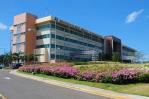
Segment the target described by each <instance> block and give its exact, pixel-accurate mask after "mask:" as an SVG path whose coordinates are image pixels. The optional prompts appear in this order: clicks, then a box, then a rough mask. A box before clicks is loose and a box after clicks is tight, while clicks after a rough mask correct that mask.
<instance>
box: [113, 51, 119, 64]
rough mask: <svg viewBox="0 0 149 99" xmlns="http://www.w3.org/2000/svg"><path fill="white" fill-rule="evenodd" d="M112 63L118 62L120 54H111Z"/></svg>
mask: <svg viewBox="0 0 149 99" xmlns="http://www.w3.org/2000/svg"><path fill="white" fill-rule="evenodd" d="M112 61H114V62H118V61H120V54H119V53H118V52H113V53H112Z"/></svg>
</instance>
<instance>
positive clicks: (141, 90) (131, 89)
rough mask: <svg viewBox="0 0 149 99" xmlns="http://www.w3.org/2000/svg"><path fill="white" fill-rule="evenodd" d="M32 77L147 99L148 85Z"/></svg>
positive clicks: (44, 76)
mask: <svg viewBox="0 0 149 99" xmlns="http://www.w3.org/2000/svg"><path fill="white" fill-rule="evenodd" d="M17 72H18V73H23V74H27V75H33V74H32V73H26V72H21V71H17ZM33 76H38V77H42V78H47V79H52V80H58V81H63V82H70V83H74V84H82V85H88V86H92V87H97V88H103V89H107V90H112V91H117V92H121V93H128V94H136V95H142V96H148V97H149V83H137V84H128V85H116V84H109V83H95V82H87V81H78V80H74V79H64V78H58V77H54V76H48V75H44V74H35V75H33Z"/></svg>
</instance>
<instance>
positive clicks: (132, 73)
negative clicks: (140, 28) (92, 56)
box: [19, 65, 149, 84]
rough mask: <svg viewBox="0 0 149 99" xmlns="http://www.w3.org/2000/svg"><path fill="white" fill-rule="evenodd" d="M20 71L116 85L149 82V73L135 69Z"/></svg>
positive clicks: (28, 68)
mask: <svg viewBox="0 0 149 99" xmlns="http://www.w3.org/2000/svg"><path fill="white" fill-rule="evenodd" d="M19 70H20V71H23V72H30V73H42V74H46V75H51V76H56V77H61V78H74V79H77V80H83V81H92V82H102V83H114V84H128V83H136V82H149V71H148V72H144V71H141V70H138V69H134V68H122V69H120V70H116V71H114V72H113V71H108V72H100V73H97V72H92V71H86V72H80V71H79V70H77V69H76V68H74V67H71V66H67V65H62V66H23V67H20V68H19Z"/></svg>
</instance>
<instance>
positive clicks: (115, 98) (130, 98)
mask: <svg viewBox="0 0 149 99" xmlns="http://www.w3.org/2000/svg"><path fill="white" fill-rule="evenodd" d="M10 74H13V75H17V76H21V77H24V78H27V79H33V80H36V81H40V82H44V83H48V84H52V85H56V86H60V87H64V88H69V89H73V90H78V91H82V92H86V93H90V94H94V95H99V96H104V97H108V98H112V99H149V97H144V96H139V95H130V94H124V93H118V92H114V91H109V90H105V89H100V88H95V87H90V86H86V85H79V84H73V83H68V82H62V81H57V80H50V79H47V78H42V77H37V76H32V75H27V74H21V73H18V72H16V71H11V72H10Z"/></svg>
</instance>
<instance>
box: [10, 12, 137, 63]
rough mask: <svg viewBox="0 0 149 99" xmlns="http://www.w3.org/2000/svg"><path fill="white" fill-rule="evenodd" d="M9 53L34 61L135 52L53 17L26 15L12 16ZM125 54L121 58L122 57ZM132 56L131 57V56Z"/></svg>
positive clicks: (82, 58) (93, 57)
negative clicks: (32, 58)
mask: <svg viewBox="0 0 149 99" xmlns="http://www.w3.org/2000/svg"><path fill="white" fill-rule="evenodd" d="M11 31H12V42H11V45H12V46H11V48H12V50H11V51H12V53H18V52H22V53H24V54H26V55H29V54H34V55H36V56H37V58H38V62H56V61H63V60H73V61H78V60H79V61H92V60H93V61H95V60H99V59H102V56H103V55H105V54H106V55H109V58H110V57H111V56H112V53H113V52H119V53H120V55H121V58H122V59H127V58H126V57H128V56H129V55H130V54H126V53H127V52H132V53H135V50H133V49H132V48H129V47H126V46H123V45H122V43H121V40H120V39H119V38H116V37H114V36H105V37H103V36H101V35H99V34H96V33H94V32H91V31H88V30H86V29H84V28H81V27H79V26H76V25H73V24H71V23H68V22H66V21H63V20H61V19H58V18H57V17H53V16H47V17H43V18H37V16H34V15H32V14H29V13H23V14H19V15H16V16H14V22H13V25H12V27H11ZM123 55H125V58H124V57H123ZM131 55H133V54H131Z"/></svg>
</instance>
